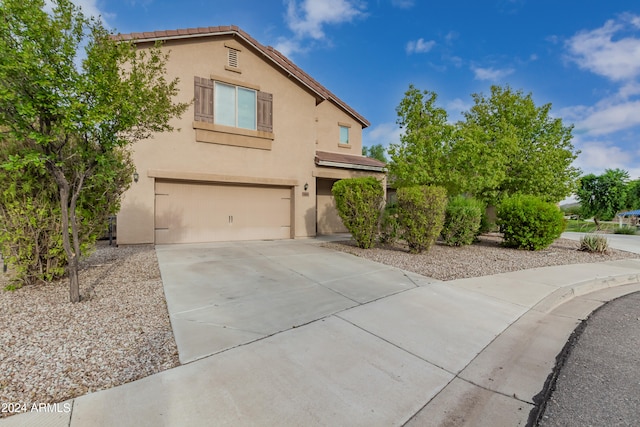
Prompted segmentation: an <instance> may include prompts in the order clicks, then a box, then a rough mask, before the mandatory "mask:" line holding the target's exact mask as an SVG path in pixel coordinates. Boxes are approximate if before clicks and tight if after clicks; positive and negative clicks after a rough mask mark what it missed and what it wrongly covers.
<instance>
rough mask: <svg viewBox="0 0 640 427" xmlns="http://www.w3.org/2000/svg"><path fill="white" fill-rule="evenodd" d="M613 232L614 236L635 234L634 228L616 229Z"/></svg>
mask: <svg viewBox="0 0 640 427" xmlns="http://www.w3.org/2000/svg"><path fill="white" fill-rule="evenodd" d="M613 232H614V233H615V234H628V235H631V236H632V235H634V234H636V227H616V228H615V229H614V230H613Z"/></svg>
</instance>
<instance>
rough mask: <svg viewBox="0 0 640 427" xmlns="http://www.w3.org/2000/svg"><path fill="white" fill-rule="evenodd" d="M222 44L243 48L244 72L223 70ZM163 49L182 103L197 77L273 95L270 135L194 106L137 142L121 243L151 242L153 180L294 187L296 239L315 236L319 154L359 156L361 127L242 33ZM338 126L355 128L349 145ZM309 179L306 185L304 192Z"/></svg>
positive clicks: (122, 213) (125, 199)
mask: <svg viewBox="0 0 640 427" xmlns="http://www.w3.org/2000/svg"><path fill="white" fill-rule="evenodd" d="M225 44H227V46H229V45H231V46H234V47H235V48H236V49H239V52H238V68H239V70H240V71H241V72H235V71H230V70H229V69H228V67H226V66H227V64H228V49H227V47H226V46H225ZM141 48H144V46H141ZM163 49H164V50H165V51H170V59H169V63H168V66H167V78H168V79H173V78H175V77H178V78H179V79H180V84H179V88H180V93H179V95H178V97H177V101H179V102H189V103H190V102H192V100H193V98H194V77H195V76H198V77H205V78H212V79H215V80H220V81H224V82H228V83H231V84H236V85H238V86H243V85H245V86H247V87H250V88H254V89H257V90H260V91H263V92H268V93H271V94H273V133H272V134H271V135H270V134H261V133H259V132H255V131H254V132H246V131H243V130H240V129H234V128H220V127H216V126H215V125H210V124H204V126H202V124H200V123H196V122H194V106H193V105H191V106H190V107H189V109H188V110H187V111H186V112H185V113H184V115H183V116H182V117H181V118H180V119H176V120H174V122H173V123H172V124H173V126H174V127H175V128H176V131H174V132H171V133H163V134H157V135H154V137H153V138H151V139H149V140H145V141H140V142H138V143H137V144H135V145H134V147H133V160H134V162H135V164H136V170H137V172H138V173H139V175H140V179H139V182H137V183H135V182H134V183H132V185H131V188H130V189H129V190H128V191H127V192H126V193H125V194H124V196H123V201H122V209H121V211H120V213H119V214H118V243H120V244H135V243H153V242H154V238H155V222H154V215H155V214H154V212H155V188H154V183H155V180H156V179H182V180H193V181H210V182H227V183H245V184H252V185H277V186H284V187H289V188H291V189H292V201H291V205H292V221H291V227H292V233H291V234H292V235H293V236H292V237H309V236H314V235H315V232H316V197H315V195H316V179H315V176H316V171H317V169H318V168H317V167H316V165H315V162H314V157H315V151H316V150H325V151H334V152H345V153H346V154H355V155H360V153H361V146H362V142H361V141H362V139H361V138H362V136H361V135H362V126H361V125H360V124H359V123H358V122H357V121H356V120H354V119H353V118H351V116H350V115H349V114H347V113H346V112H344V111H342V110H341V109H340V108H338V107H337V106H335V105H334V104H332V103H331V102H330V101H324V102H321V103H320V104H319V105H316V96H315V95H314V94H313V93H312V92H311V91H309V89H308V88H305V87H303V86H302V85H300V84H299V83H297V82H295V81H294V80H293V79H292V78H291V77H290V76H289V75H287V74H286V73H284V72H283V71H282V70H280V69H279V68H277V67H274V66H273V65H272V64H271V63H270V62H269V61H268V60H265V59H264V56H263V55H262V54H261V53H260V52H259V51H257V50H255V49H254V48H252V47H251V46H250V45H249V44H247V43H245V42H244V41H243V40H242V39H240V38H234V37H232V36H215V37H201V38H193V39H183V40H169V41H167V42H166V43H165V45H164V46H163ZM338 123H348V124H349V125H351V126H352V127H351V130H352V131H351V133H350V138H351V141H352V143H351V144H350V145H352V146H353V147H352V148H351V149H344V148H339V147H338V141H339V130H338ZM194 126H195V127H196V128H197V129H195V128H194ZM220 130H223V131H224V132H220ZM197 139H198V140H199V141H206V142H199V141H197ZM249 147H252V148H249ZM341 150H342V151H341ZM344 150H348V151H344ZM341 173H342V172H341ZM305 184H308V189H307V190H306V191H305V190H304V185H305Z"/></svg>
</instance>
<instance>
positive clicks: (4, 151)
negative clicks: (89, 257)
mask: <svg viewBox="0 0 640 427" xmlns="http://www.w3.org/2000/svg"><path fill="white" fill-rule="evenodd" d="M3 143H4V145H1V144H0V251H1V252H2V255H3V258H4V261H5V262H6V263H7V266H9V267H10V268H11V272H12V281H13V283H11V284H10V285H9V286H7V289H15V288H18V287H20V286H22V285H23V284H34V283H37V282H40V281H52V280H55V279H58V278H61V277H62V276H63V275H64V273H65V267H66V266H67V264H68V262H67V256H66V254H65V251H64V249H63V246H62V221H61V212H60V211H61V207H60V199H59V194H58V190H57V187H56V185H55V183H54V182H53V181H52V179H51V177H50V176H49V175H48V174H47V173H46V170H45V168H44V165H43V164H35V163H33V164H27V163H25V164H24V165H22V166H20V167H14V168H10V167H6V162H7V159H9V157H10V156H11V155H14V154H15V152H16V150H17V149H18V148H19V147H20V144H22V143H21V142H15V141H3ZM119 156H120V159H121V160H123V163H124V166H119V165H118V164H117V163H115V160H118V159H115V160H114V161H112V162H108V161H107V160H105V161H104V162H103V163H100V164H98V165H97V166H96V173H95V174H94V175H93V176H92V177H90V178H88V179H87V180H86V185H85V187H84V190H83V192H82V193H81V194H80V196H79V198H78V201H77V206H76V214H77V219H78V221H79V223H80V226H79V230H78V238H79V240H80V252H81V254H88V252H89V251H90V250H91V248H92V247H93V246H94V244H95V241H96V240H97V239H98V238H99V237H100V236H102V235H104V233H105V231H106V229H107V225H108V218H109V216H110V215H113V214H114V213H115V212H117V210H118V209H119V207H120V196H121V192H122V191H124V190H125V189H126V188H127V187H128V184H127V183H128V182H129V181H130V179H131V178H130V177H131V175H132V174H133V163H132V162H131V161H130V155H129V154H128V152H122V153H120V154H119Z"/></svg>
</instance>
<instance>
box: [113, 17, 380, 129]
mask: <svg viewBox="0 0 640 427" xmlns="http://www.w3.org/2000/svg"><path fill="white" fill-rule="evenodd" d="M229 34H232V35H237V36H239V37H240V38H242V39H244V40H245V41H246V42H247V43H249V44H250V45H252V46H253V47H255V48H256V49H257V50H259V51H260V52H262V53H263V54H264V55H265V56H266V57H267V58H269V59H270V60H271V61H272V62H273V63H275V64H276V65H277V66H278V67H280V68H281V69H283V70H284V71H286V72H287V73H288V74H289V75H291V76H293V77H295V78H296V79H297V80H298V81H299V82H300V83H302V84H303V85H304V86H306V87H307V88H309V89H310V90H311V91H312V92H314V93H315V94H316V96H317V97H318V98H319V99H321V100H329V101H332V102H333V103H334V104H336V105H338V106H339V107H340V108H342V109H343V110H345V111H346V112H347V113H348V114H350V115H351V116H353V118H355V119H356V120H357V121H359V122H360V123H361V124H362V126H363V127H368V126H369V125H370V124H371V123H369V121H368V120H367V119H365V118H364V117H363V116H362V115H360V114H359V113H358V112H357V111H356V110H354V109H353V108H351V107H350V106H349V105H347V104H346V103H345V102H344V101H342V100H341V99H340V98H338V97H337V96H336V95H334V94H333V93H332V92H331V91H329V90H328V89H327V88H326V87H324V86H323V85H321V84H320V83H318V82H317V81H316V80H315V79H314V78H313V77H311V76H310V75H309V74H307V73H305V72H304V71H303V70H302V69H301V68H300V67H298V66H297V65H295V64H294V63H293V62H291V60H289V59H288V58H287V57H286V56H284V55H283V54H282V53H280V52H278V51H277V50H276V49H274V48H273V47H271V46H264V45H262V44H261V43H259V42H258V41H257V40H256V39H254V38H253V37H251V36H250V35H249V34H248V33H246V32H245V31H243V30H241V29H240V28H238V27H237V26H235V25H231V26H218V27H199V28H185V29H179V30H167V31H151V32H144V33H130V34H117V35H114V36H112V37H113V38H114V39H116V40H123V41H132V42H151V41H157V40H171V39H182V38H195V37H207V36H216V35H229Z"/></svg>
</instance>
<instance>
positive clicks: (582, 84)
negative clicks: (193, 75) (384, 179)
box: [74, 0, 640, 178]
mask: <svg viewBox="0 0 640 427" xmlns="http://www.w3.org/2000/svg"><path fill="white" fill-rule="evenodd" d="M74 1H75V2H76V4H79V5H81V6H82V7H83V10H85V12H87V13H89V14H94V15H96V14H99V15H101V16H102V17H103V20H104V21H105V22H106V24H107V26H108V27H110V28H112V29H116V30H117V31H119V32H123V33H129V32H140V31H153V30H168V29H177V28H187V27H199V26H216V25H238V26H239V27H240V28H242V29H243V30H245V31H247V32H248V33H249V34H251V35H252V36H253V37H254V38H256V39H257V40H259V41H260V42H261V43H263V44H265V45H272V46H274V47H276V48H277V49H279V50H280V51H281V52H283V53H284V54H286V55H287V56H289V58H291V59H292V60H293V61H294V62H295V63H296V64H297V65H299V66H300V67H301V68H302V69H304V70H305V71H306V72H308V73H309V74H310V75H312V76H313V77H314V78H315V79H316V80H318V81H319V82H320V83H322V84H323V85H325V86H326V87H327V88H328V89H329V90H331V91H332V92H334V93H335V94H336V95H338V96H339V97H340V98H342V99H343V100H344V101H345V102H347V103H348V104H350V105H351V106H352V107H354V108H355V109H356V110H357V111H358V112H360V113H361V114H362V115H364V116H365V117H366V118H367V119H368V120H369V121H370V122H371V126H370V127H369V128H367V129H365V131H364V133H363V142H364V144H365V145H371V144H377V143H380V144H383V145H385V146H386V145H388V144H389V143H392V142H397V141H398V140H399V139H398V138H399V134H400V131H399V129H398V127H397V125H396V124H395V122H396V118H397V116H396V112H395V108H396V106H397V105H398V103H399V102H400V100H401V99H402V97H403V94H404V92H405V91H406V90H407V88H408V86H409V84H414V85H415V86H416V87H418V88H419V89H426V90H431V91H434V92H436V93H437V94H438V104H439V105H440V106H442V107H444V108H445V109H446V110H447V111H448V112H449V116H450V118H451V120H452V121H455V120H458V119H459V118H460V117H461V116H460V112H461V111H466V110H468V109H469V108H470V107H471V105H472V101H471V94H472V93H478V92H482V93H485V94H488V93H489V92H490V87H491V85H492V84H499V85H506V84H508V85H510V86H511V87H512V88H513V89H521V90H523V91H524V92H525V93H529V92H531V93H532V94H533V98H534V100H535V101H536V103H537V104H538V105H542V104H545V103H551V104H552V105H553V108H552V113H553V114H554V115H555V116H557V117H561V118H562V119H563V121H564V123H565V124H574V125H575V129H574V132H573V134H574V145H575V146H576V148H578V149H579V150H581V151H582V153H581V154H580V156H579V158H578V160H577V161H576V165H577V166H578V167H580V168H581V169H582V170H583V172H584V173H601V172H603V171H604V169H607V168H622V169H626V170H628V171H629V172H630V174H631V177H632V178H640V3H638V0H610V1H605V0H561V1H558V0H448V1H425V0H423V1H419V0H368V1H365V0H235V1H228V0H227V1H218V0H182V1H168V0H120V1H101V0H74Z"/></svg>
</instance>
